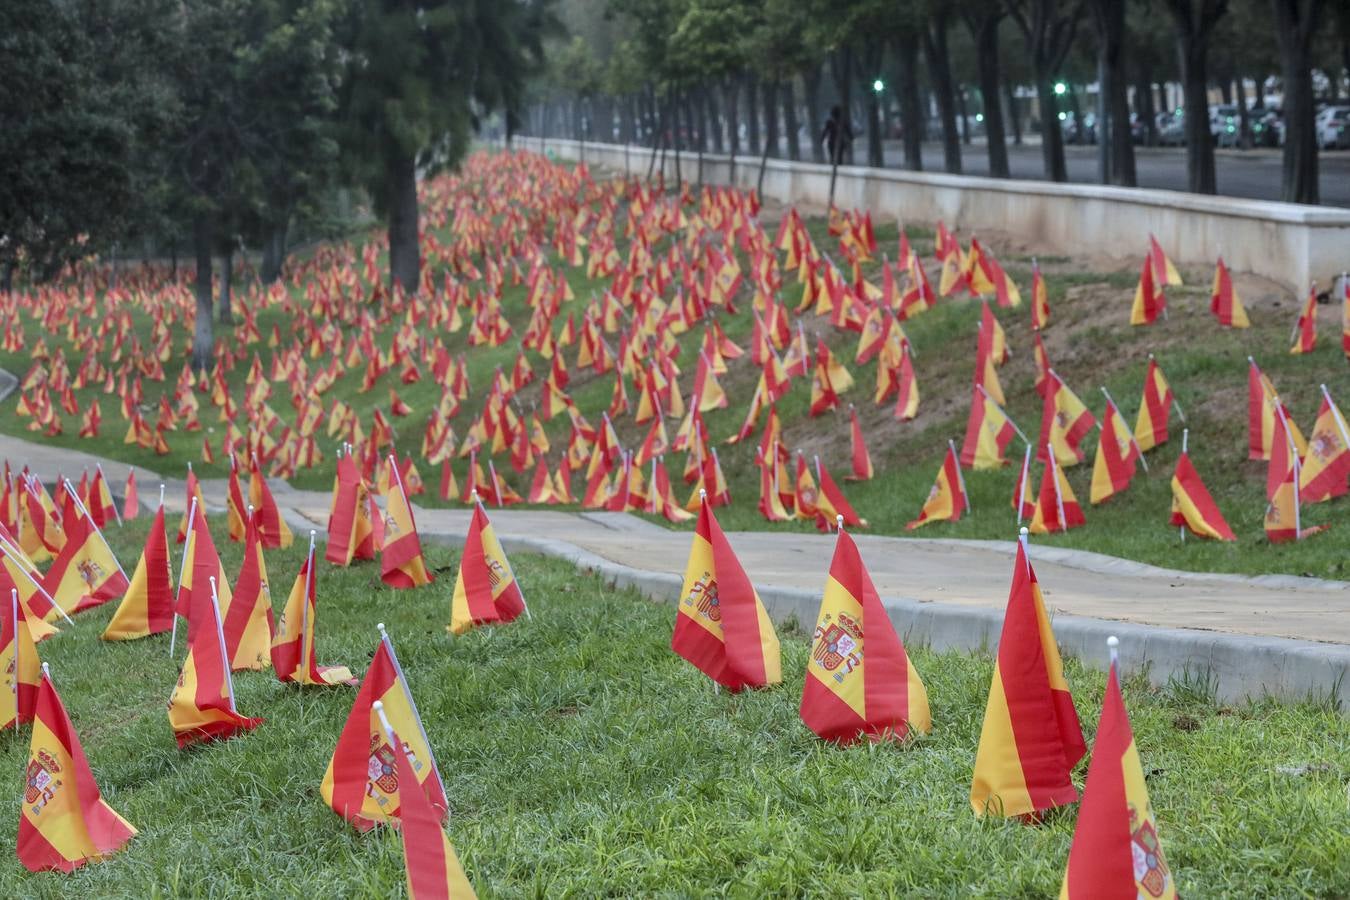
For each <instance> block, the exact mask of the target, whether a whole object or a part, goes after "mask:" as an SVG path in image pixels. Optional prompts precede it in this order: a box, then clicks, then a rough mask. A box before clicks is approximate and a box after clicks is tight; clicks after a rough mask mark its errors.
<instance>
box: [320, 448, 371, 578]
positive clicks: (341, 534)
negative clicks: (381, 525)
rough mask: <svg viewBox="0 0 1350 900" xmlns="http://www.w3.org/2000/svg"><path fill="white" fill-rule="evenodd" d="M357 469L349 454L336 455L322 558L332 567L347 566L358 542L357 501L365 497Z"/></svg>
mask: <svg viewBox="0 0 1350 900" xmlns="http://www.w3.org/2000/svg"><path fill="white" fill-rule="evenodd" d="M365 493H366V492H365V490H364V486H363V483H362V480H361V472H360V471H359V470H358V469H357V468H356V461H355V460H354V459H352V456H351V454H350V453H346V454H338V458H337V471H336V472H335V473H334V475H333V500H332V503H331V504H330V505H329V509H328V546H327V548H326V549H325V550H324V555H323V558H324V559H326V560H328V562H330V563H332V564H333V565H335V566H349V565H351V562H352V557H353V555H354V554H355V553H356V545H357V543H358V540H359V539H358V537H357V533H356V531H357V524H358V516H357V510H358V504H359V502H360V501H361V500H363V499H364V497H365Z"/></svg>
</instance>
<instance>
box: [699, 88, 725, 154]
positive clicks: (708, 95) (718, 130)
mask: <svg viewBox="0 0 1350 900" xmlns="http://www.w3.org/2000/svg"><path fill="white" fill-rule="evenodd" d="M703 98H704V101H705V102H706V103H707V104H708V130H709V132H710V133H711V135H712V148H713V152H714V153H723V152H725V149H726V142H725V141H724V140H723V138H722V109H721V107H720V106H719V105H718V102H717V92H716V91H714V90H713V89H712V88H710V87H709V88H704V89H703Z"/></svg>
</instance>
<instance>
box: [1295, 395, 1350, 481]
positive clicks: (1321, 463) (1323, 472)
mask: <svg viewBox="0 0 1350 900" xmlns="http://www.w3.org/2000/svg"><path fill="white" fill-rule="evenodd" d="M1347 479H1350V427H1348V426H1347V425H1346V421H1345V416H1343V415H1342V414H1341V411H1340V409H1339V408H1337V406H1336V403H1335V402H1334V401H1333V400H1332V399H1331V392H1330V391H1328V390H1327V388H1326V385H1322V406H1321V407H1320V408H1319V409H1318V411H1317V421H1316V422H1314V423H1313V428H1312V435H1311V437H1309V438H1308V453H1307V455H1306V456H1304V457H1303V465H1302V466H1301V467H1300V469H1299V479H1298V493H1299V500H1300V501H1301V502H1303V503H1321V502H1322V501H1323V500H1330V499H1332V498H1333V497H1340V496H1342V495H1343V494H1345V493H1346V491H1347V489H1350V487H1348V486H1347V484H1346V481H1347Z"/></svg>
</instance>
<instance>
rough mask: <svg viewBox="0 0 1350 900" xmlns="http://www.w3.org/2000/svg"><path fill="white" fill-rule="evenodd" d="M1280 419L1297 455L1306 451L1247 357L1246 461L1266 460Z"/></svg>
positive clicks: (1268, 385)
mask: <svg viewBox="0 0 1350 900" xmlns="http://www.w3.org/2000/svg"><path fill="white" fill-rule="evenodd" d="M1280 418H1283V420H1284V426H1285V428H1286V429H1287V430H1288V432H1289V436H1290V438H1292V439H1293V441H1294V447H1295V448H1296V449H1297V450H1298V455H1299V456H1302V455H1304V454H1305V453H1307V452H1308V442H1307V440H1305V439H1304V437H1303V432H1301V431H1299V429H1298V425H1297V423H1295V422H1294V420H1293V419H1292V418H1291V417H1290V415H1289V408H1288V407H1286V406H1285V405H1284V402H1283V401H1282V400H1281V399H1280V395H1279V394H1277V393H1276V392H1275V385H1273V384H1271V381H1270V379H1269V378H1267V377H1266V374H1265V373H1264V372H1262V371H1261V370H1260V368H1258V367H1257V365H1256V361H1255V360H1254V359H1252V358H1251V357H1250V356H1249V357H1247V458H1248V459H1270V454H1271V448H1272V447H1273V446H1274V444H1275V432H1276V429H1277V428H1278V427H1279V426H1278V421H1277V420H1278V419H1280Z"/></svg>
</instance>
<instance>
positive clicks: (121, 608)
mask: <svg viewBox="0 0 1350 900" xmlns="http://www.w3.org/2000/svg"><path fill="white" fill-rule="evenodd" d="M173 597H174V595H173V575H172V573H171V572H170V571H169V538H168V535H167V534H166V533H165V524H164V504H163V503H161V504H160V505H159V509H158V510H156V512H155V520H154V522H152V523H151V524H150V533H149V534H147V535H146V536H145V549H144V550H142V551H141V558H140V561H139V562H137V563H136V570H135V571H134V572H132V573H131V584H130V586H129V587H128V588H127V591H126V593H125V594H123V595H122V602H121V603H120V604H119V605H118V607H117V611H116V612H114V613H113V616H112V619H111V620H110V621H109V622H108V627H107V628H105V629H104V630H103V635H102V638H103V640H105V641H132V640H135V639H137V638H143V637H149V636H150V635H152V634H163V633H164V632H166V631H168V630H169V629H170V628H172V627H173V610H174V602H173Z"/></svg>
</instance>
